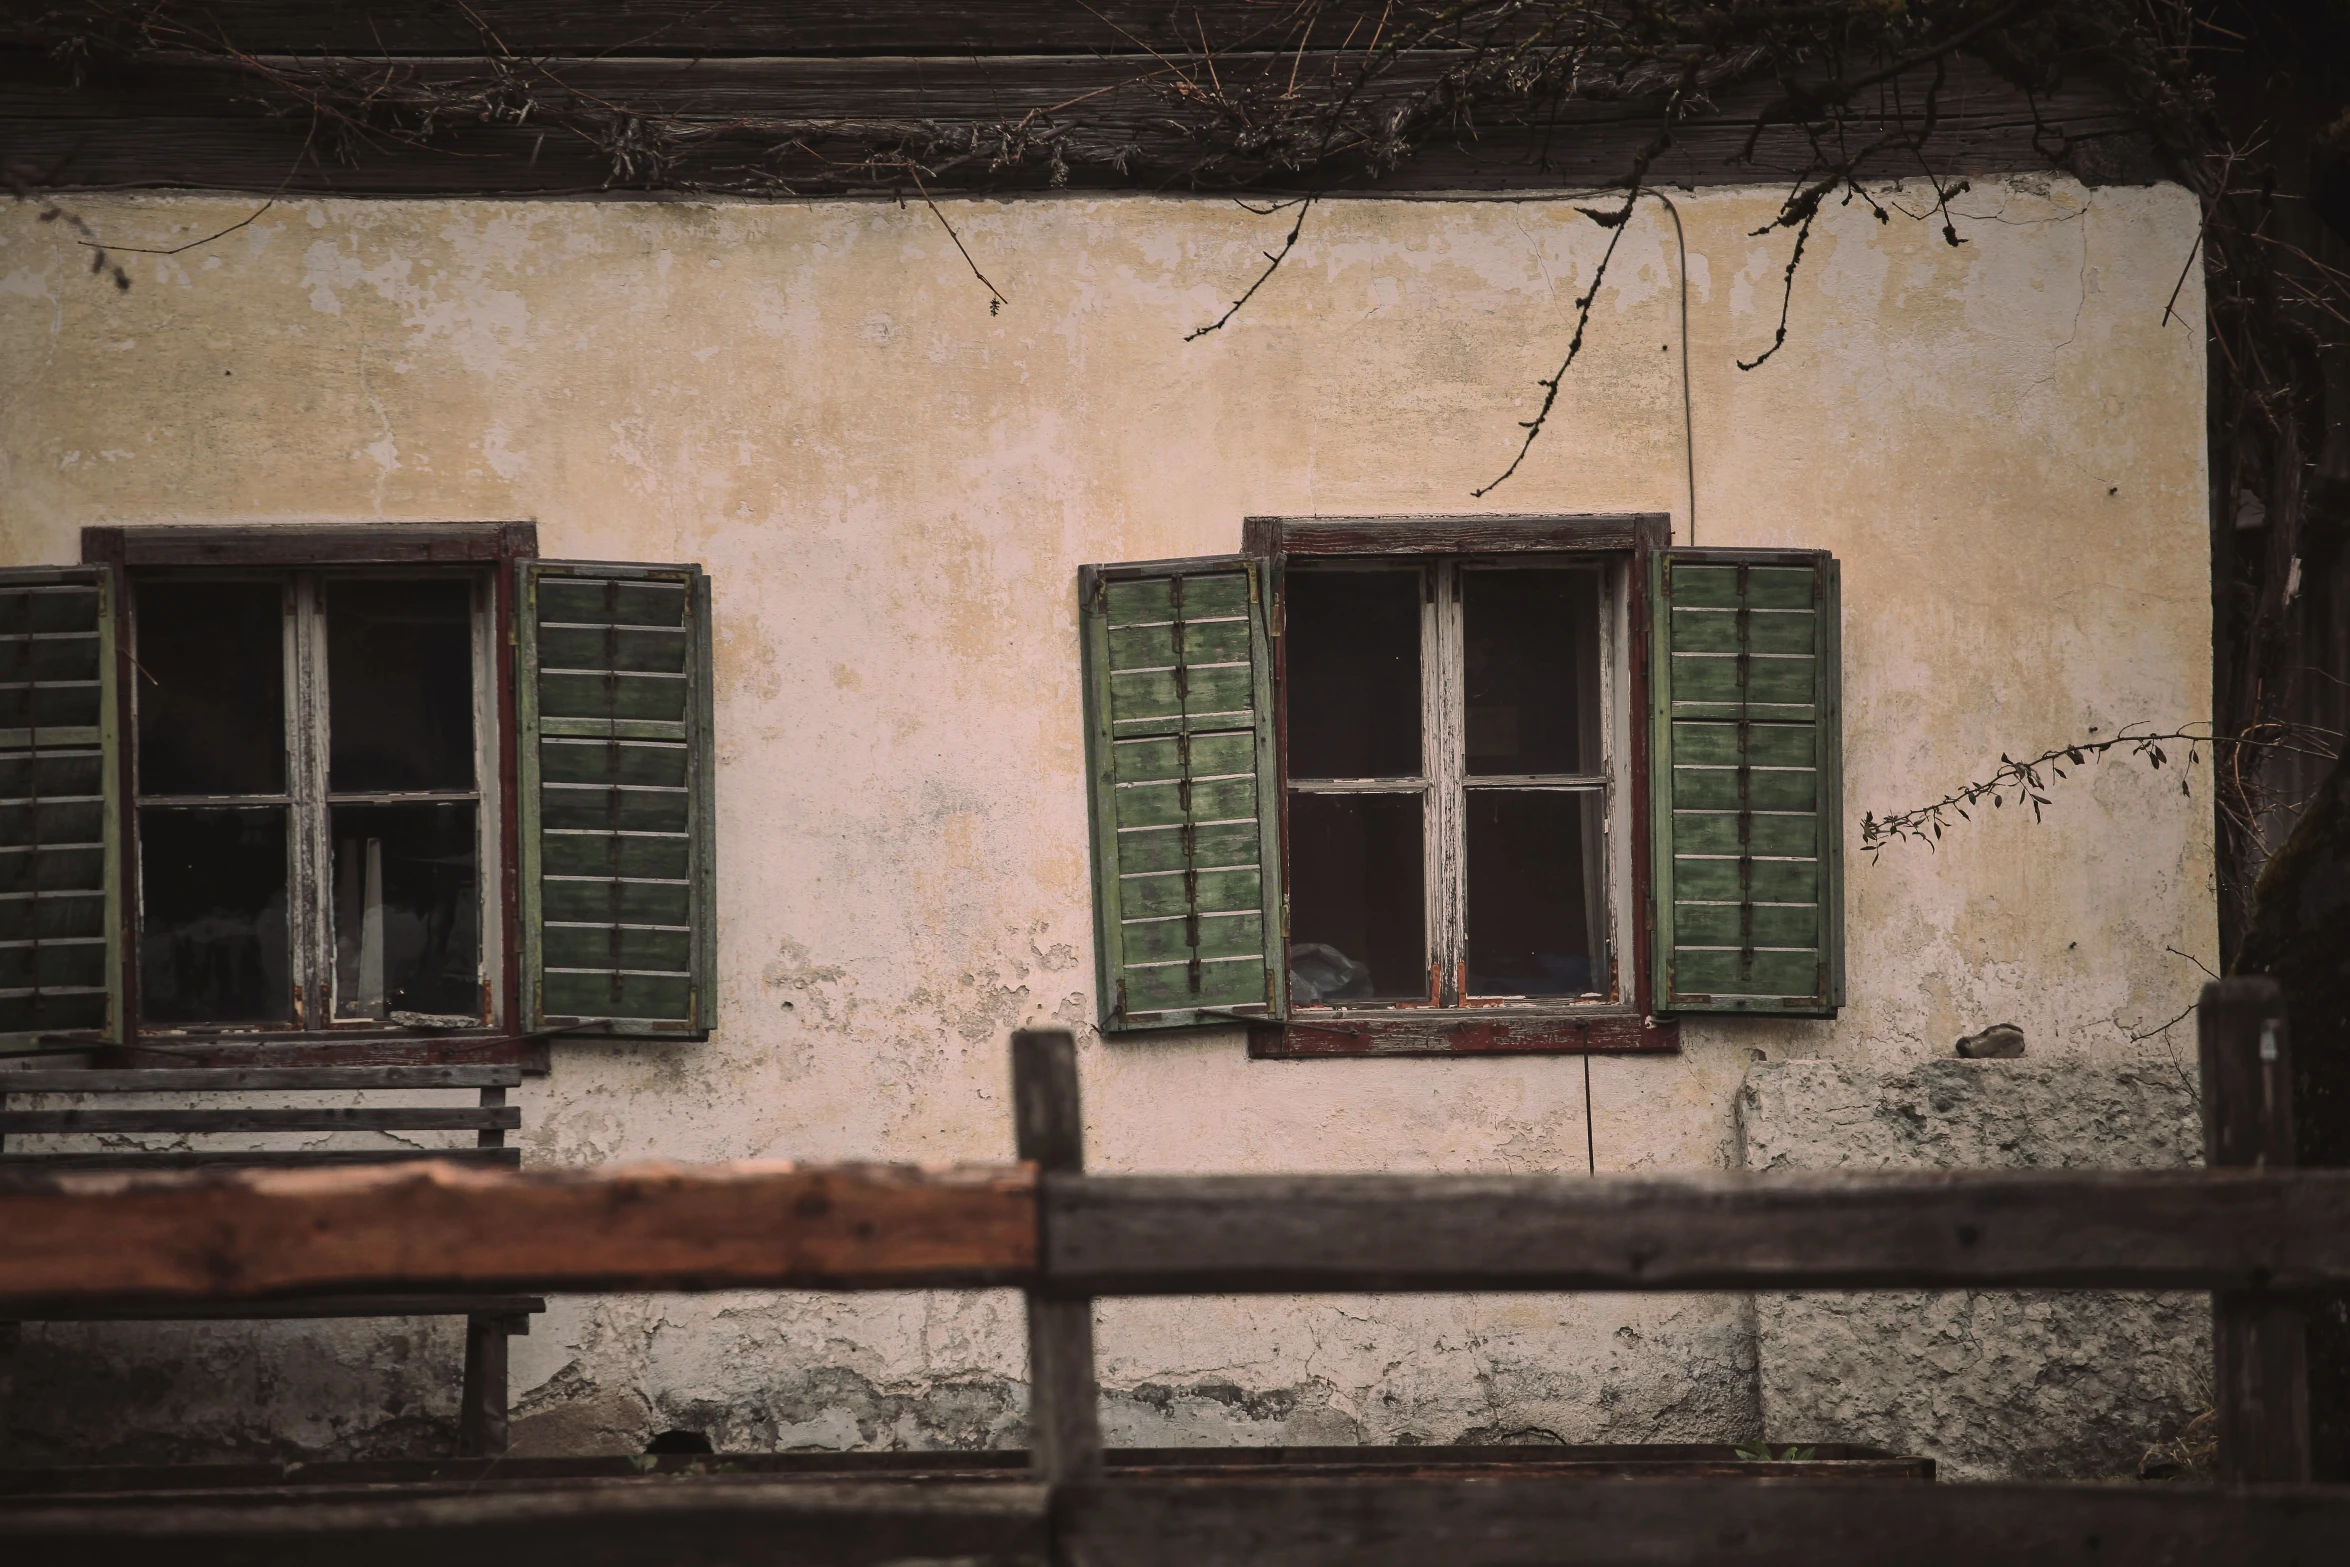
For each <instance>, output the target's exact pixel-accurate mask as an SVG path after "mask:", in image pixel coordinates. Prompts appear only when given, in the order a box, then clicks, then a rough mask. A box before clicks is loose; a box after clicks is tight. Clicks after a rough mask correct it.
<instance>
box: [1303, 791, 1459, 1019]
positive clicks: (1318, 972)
mask: <svg viewBox="0 0 2350 1567" xmlns="http://www.w3.org/2000/svg"><path fill="white" fill-rule="evenodd" d="M1289 832H1290V839H1289V871H1290V879H1291V885H1290V891H1289V987H1290V990H1289V995H1290V1000H1292V1001H1293V1002H1295V1003H1297V1004H1298V1005H1300V1006H1314V1005H1316V1004H1328V1003H1332V1002H1356V1001H1368V1000H1375V999H1425V998H1426V997H1427V994H1428V937H1427V924H1426V918H1427V913H1426V908H1425V897H1424V893H1423V890H1422V889H1423V887H1424V885H1425V880H1426V878H1425V875H1424V869H1425V862H1424V861H1423V860H1422V858H1421V851H1420V797H1419V796H1418V795H1416V794H1300V795H1292V796H1291V797H1290V801H1289Z"/></svg>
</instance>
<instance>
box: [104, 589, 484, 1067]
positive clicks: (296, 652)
mask: <svg viewBox="0 0 2350 1567" xmlns="http://www.w3.org/2000/svg"><path fill="white" fill-rule="evenodd" d="M131 592H132V606H131V635H132V652H131V668H132V679H131V683H130V689H131V704H130V705H131V710H132V713H133V715H134V723H135V725H136V732H137V736H138V743H137V747H136V756H137V764H136V779H137V782H136V795H137V810H138V822H137V843H138V856H139V869H138V886H139V909H138V954H139V957H138V971H139V984H138V996H139V1016H140V1021H141V1022H142V1024H146V1025H158V1026H177V1027H211V1028H218V1027H223V1026H226V1027H240V1026H260V1025H277V1026H291V1027H298V1028H307V1029H324V1028H328V1027H331V1026H333V1025H337V1024H344V1023H397V1024H401V1025H405V1026H409V1027H416V1026H423V1027H431V1028H444V1029H445V1028H466V1027H485V1026H487V1025H489V1024H490V1023H491V1022H493V1021H494V1019H495V1011H496V1009H495V1006H494V1002H493V992H494V990H495V989H496V988H497V987H496V985H495V978H496V976H497V974H498V972H499V965H498V963H497V961H496V958H497V939H498V936H499V934H500V924H501V922H500V921H499V920H498V919H497V918H496V917H495V911H494V910H492V911H491V912H490V914H489V915H488V916H487V917H485V912H484V908H483V900H484V896H485V893H486V891H487V889H488V886H489V882H488V880H487V879H486V878H485V877H484V876H483V875H482V867H483V866H485V865H491V864H495V863H496V857H497V843H498V836H497V825H498V809H497V806H498V795H497V791H496V790H495V789H491V790H486V791H485V790H484V789H483V788H482V787H481V781H482V780H483V779H484V778H492V779H494V778H495V777H496V772H497V769H496V762H495V757H496V755H497V752H496V740H497V734H496V716H497V704H496V697H495V694H494V691H493V690H491V689H490V687H489V682H488V675H489V672H490V669H491V667H492V657H493V643H492V642H491V640H490V634H491V611H492V607H493V604H492V593H491V584H490V582H489V580H488V578H487V577H486V576H485V575H483V574H482V573H480V572H478V571H475V572H443V573H440V574H436V575H431V576H422V577H411V576H405V575H380V574H371V573H350V572H311V571H305V572H291V573H278V574H271V575H267V576H255V577H242V576H221V575H217V574H205V575H190V574H184V573H173V574H168V575H160V576H155V575H146V576H141V577H138V578H135V579H134V580H133V583H132V587H131Z"/></svg>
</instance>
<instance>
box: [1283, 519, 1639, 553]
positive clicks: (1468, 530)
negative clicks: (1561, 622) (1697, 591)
mask: <svg viewBox="0 0 2350 1567" xmlns="http://www.w3.org/2000/svg"><path fill="white" fill-rule="evenodd" d="M1669 527H1670V519H1668V518H1667V517H1666V516H1665V514H1664V513H1662V512H1590V513H1584V514H1582V515H1576V516H1557V515H1540V516H1511V515H1500V516H1491V517H1420V516H1388V517H1251V518H1249V519H1248V520H1247V521H1246V522H1245V523H1243V524H1242V528H1243V538H1244V539H1245V540H1246V547H1247V549H1248V551H1249V553H1250V554H1252V555H1279V554H1288V555H1362V554H1380V555H1463V554H1475V555H1515V554H1546V555H1548V554H1586V553H1610V552H1615V551H1621V550H1628V549H1636V548H1642V547H1647V548H1654V547H1656V546H1658V545H1661V544H1664V543H1665V542H1667V540H1668V538H1669V533H1668V529H1669Z"/></svg>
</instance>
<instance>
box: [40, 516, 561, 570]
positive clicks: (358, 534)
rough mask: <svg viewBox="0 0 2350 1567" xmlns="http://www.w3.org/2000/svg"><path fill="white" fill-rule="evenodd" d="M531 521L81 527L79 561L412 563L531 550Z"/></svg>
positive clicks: (534, 540) (534, 527)
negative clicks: (345, 524)
mask: <svg viewBox="0 0 2350 1567" xmlns="http://www.w3.org/2000/svg"><path fill="white" fill-rule="evenodd" d="M538 531H539V530H538V524H536V523H532V522H437V523H408V522H399V523H388V524H382V525H374V526H369V527H364V528H361V527H348V526H337V525H332V524H328V525H323V526H317V527H312V526H298V527H297V526H286V525H275V526H264V527H252V528H211V527H200V526H195V525H187V524H179V523H161V524H157V525H154V526H144V525H142V526H140V527H136V528H84V529H83V530H82V559H83V560H84V561H86V562H89V563H91V564H93V565H94V564H97V563H99V562H102V561H115V562H119V563H120V564H123V565H128V566H319V565H346V564H347V565H420V564H425V563H455V562H462V561H491V560H507V559H511V558H513V557H515V556H518V555H535V554H537V553H538Z"/></svg>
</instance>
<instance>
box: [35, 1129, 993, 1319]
mask: <svg viewBox="0 0 2350 1567" xmlns="http://www.w3.org/2000/svg"><path fill="white" fill-rule="evenodd" d="M479 1151H480V1152H484V1153H502V1152H506V1151H507V1150H502V1149H485V1150H479ZM0 1234H5V1235H6V1236H7V1237H8V1244H7V1246H6V1247H4V1248H0V1297H6V1296H20V1295H21V1296H33V1297H44V1298H52V1299H55V1298H66V1297H89V1296H136V1297H145V1298H150V1299H155V1300H158V1301H160V1300H166V1299H172V1298H180V1297H191V1296H192V1297H202V1298H210V1299H236V1298H252V1297H270V1296H290V1295H296V1294H303V1293H321V1292H335V1291H360V1292H370V1291H372V1292H378V1293H381V1292H394V1291H396V1292H400V1293H409V1292H417V1293H437V1292H444V1291H456V1290H490V1291H537V1290H541V1289H563V1290H575V1289H731V1288H738V1287H741V1288H758V1287H767V1288H807V1289H885V1288H889V1289H894V1288H922V1287H929V1288H952V1287H958V1286H978V1285H987V1284H997V1283H1006V1282H1017V1281H1019V1280H1020V1279H1022V1278H1024V1277H1026V1276H1027V1275H1028V1273H1029V1272H1030V1270H1031V1269H1032V1267H1033V1265H1034V1262H1035V1258H1036V1206H1035V1190H1034V1177H1033V1175H1032V1174H1031V1173H1030V1172H1029V1171H1028V1170H1027V1169H1025V1168H1021V1167H997V1168H951V1169H946V1168H918V1167H913V1166H905V1165H829V1166H808V1167H802V1166H797V1165H793V1164H789V1163H785V1162H783V1161H758V1162H751V1163H744V1164H731V1165H706V1166H699V1167H695V1166H685V1165H672V1164H642V1165H628V1166H621V1167H619V1168H616V1169H610V1170H599V1171H569V1172H564V1171H532V1172H528V1173H492V1172H487V1171H475V1170H471V1169H466V1168H463V1167H461V1166H459V1165H458V1164H456V1163H455V1162H453V1161H450V1162H436V1163H430V1164H420V1165H406V1166H398V1167H387V1168H373V1169H353V1170H343V1171H333V1172H326V1171H317V1172H279V1171H238V1172H236V1173H233V1174H223V1175H213V1176H209V1177H207V1176H200V1175H199V1176H188V1175H111V1176H102V1175H65V1176H52V1177H47V1178H36V1177H33V1176H31V1175H29V1174H25V1173H21V1172H17V1171H7V1172H0ZM5 1315H6V1313H5V1309H4V1307H0V1319H4V1318H5Z"/></svg>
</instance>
